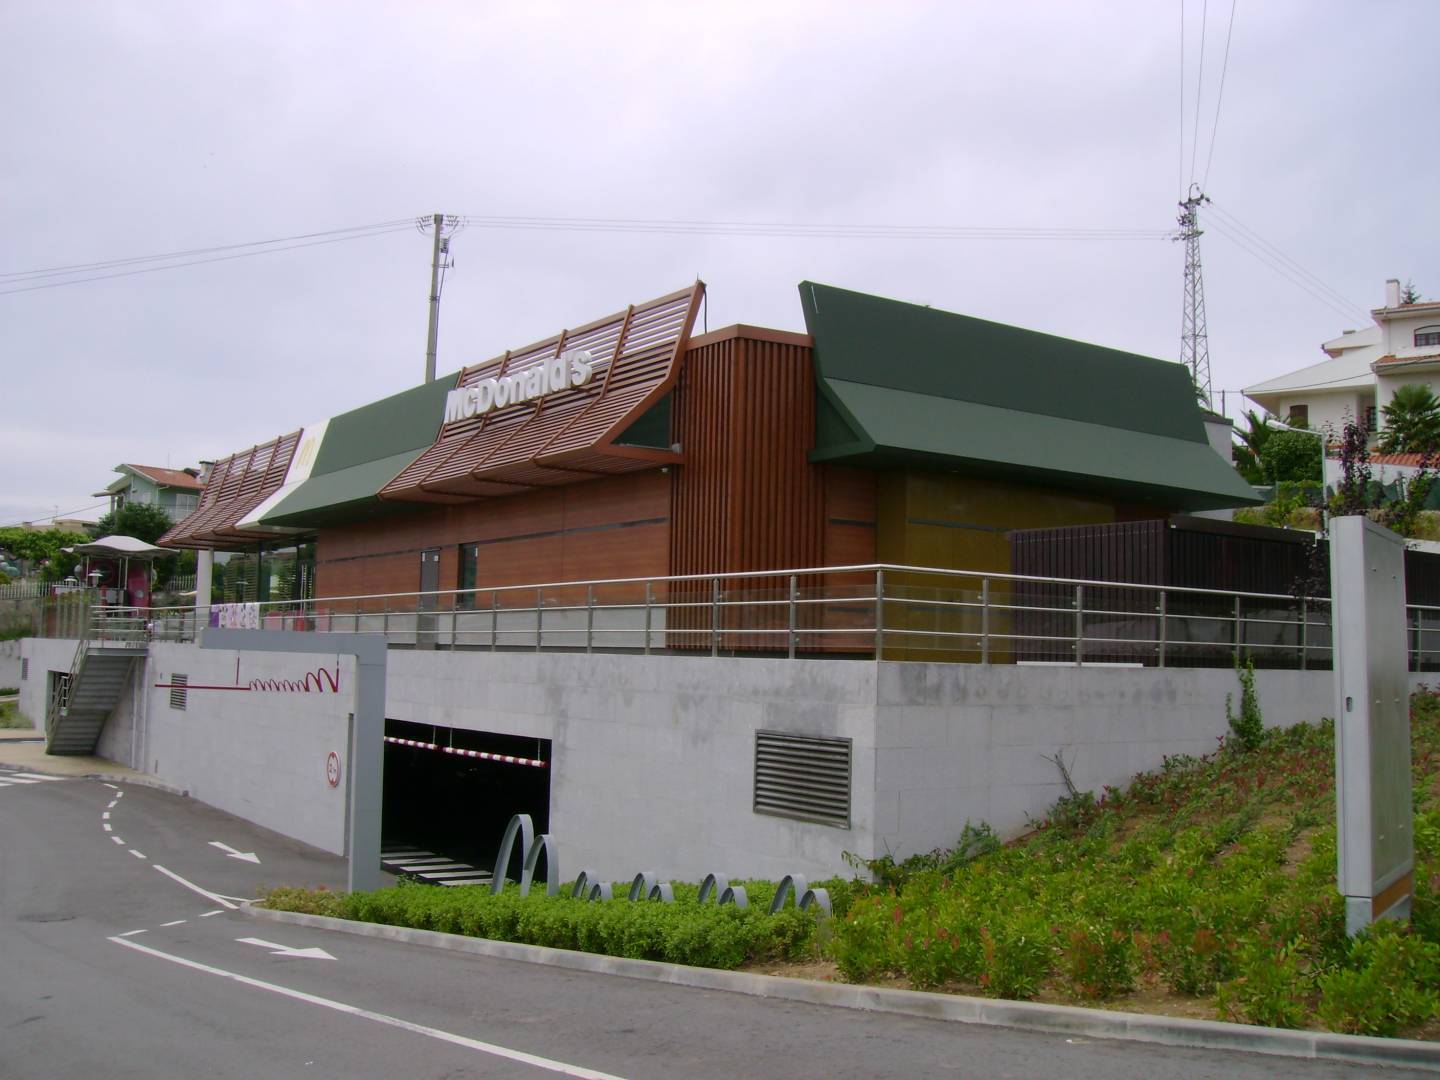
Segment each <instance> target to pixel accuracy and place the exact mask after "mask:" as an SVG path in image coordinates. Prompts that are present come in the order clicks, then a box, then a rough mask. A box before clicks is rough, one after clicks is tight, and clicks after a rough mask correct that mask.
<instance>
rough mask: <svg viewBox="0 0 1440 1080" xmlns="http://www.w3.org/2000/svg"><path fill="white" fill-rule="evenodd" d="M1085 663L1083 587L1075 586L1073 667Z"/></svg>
mask: <svg viewBox="0 0 1440 1080" xmlns="http://www.w3.org/2000/svg"><path fill="white" fill-rule="evenodd" d="M1084 662H1085V586H1084V585H1076V586H1075V666H1076V667H1079V666H1080V665H1081V664H1082V663H1084Z"/></svg>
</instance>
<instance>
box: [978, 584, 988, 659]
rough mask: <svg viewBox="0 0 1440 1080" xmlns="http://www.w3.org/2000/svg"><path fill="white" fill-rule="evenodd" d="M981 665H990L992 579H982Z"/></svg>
mask: <svg viewBox="0 0 1440 1080" xmlns="http://www.w3.org/2000/svg"><path fill="white" fill-rule="evenodd" d="M980 663H982V664H988V663H990V579H989V578H988V577H987V578H981V579H980Z"/></svg>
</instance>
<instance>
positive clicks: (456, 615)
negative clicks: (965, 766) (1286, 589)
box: [94, 563, 1440, 668]
mask: <svg viewBox="0 0 1440 1080" xmlns="http://www.w3.org/2000/svg"><path fill="white" fill-rule="evenodd" d="M1328 609H1329V601H1328V600H1327V599H1324V598H1310V599H1301V600H1296V599H1295V598H1293V597H1290V596H1284V595H1280V594H1271V593H1254V592H1243V591H1235V592H1232V591H1226V590H1222V589H1208V588H1178V587H1173V586H1161V585H1150V584H1137V583H1130V582H1111V581H1093V580H1088V579H1079V578H1059V577H1042V576H1034V575H1023V574H1009V573H996V572H989V571H966V570H950V569H941V568H934V567H917V566H906V565H900V564H888V563H887V564H863V565H846V566H831V567H810V568H804V569H789V570H780V571H770V572H753V571H751V572H729V573H723V574H685V575H673V576H668V577H658V578H604V579H594V580H590V581H552V582H544V583H540V584H531V585H506V586H495V587H481V588H473V589H436V590H427V591H417V592H408V593H374V594H361V595H349V596H328V597H318V598H315V599H310V600H285V601H273V602H264V603H252V604H242V605H223V604H222V605H211V606H208V607H203V606H202V607H200V608H196V607H194V606H191V605H186V606H172V607H158V608H155V607H152V608H113V607H112V608H101V607H96V608H94V611H95V613H96V618H97V620H99V622H100V624H101V631H100V632H101V635H102V637H103V636H105V635H109V636H110V637H123V638H128V639H134V640H146V639H158V640H177V641H184V640H192V639H193V637H194V634H195V629H196V618H197V614H198V613H201V612H206V611H209V612H212V613H217V614H223V615H224V616H225V619H226V625H233V624H234V622H233V621H232V620H235V619H236V616H237V615H238V616H240V618H239V620H238V621H239V623H240V624H241V625H255V626H264V627H267V628H275V629H286V630H297V631H304V630H316V629H336V630H345V631H348V632H355V633H374V634H383V635H385V636H386V637H387V639H388V640H389V641H390V642H391V643H392V644H393V645H397V646H410V647H419V648H453V649H473V648H489V649H491V650H497V649H501V648H504V649H517V648H519V649H529V650H544V649H575V650H581V649H583V650H584V651H586V652H591V651H594V650H595V649H597V648H600V649H607V650H628V651H636V652H644V653H651V652H654V651H657V650H661V651H668V652H679V653H685V654H692V655H693V654H695V653H706V652H708V653H709V654H710V655H720V654H721V653H722V652H724V653H727V654H729V653H735V654H747V653H756V654H763V655H785V656H787V657H795V656H797V655H805V656H827V655H845V656H857V655H858V656H866V655H869V656H873V657H877V658H880V659H886V658H905V657H910V656H916V657H922V658H926V659H953V660H962V661H978V662H980V663H1015V662H1027V661H1040V662H1047V663H1053V662H1069V663H1141V664H1146V665H1157V666H1174V665H1176V664H1181V665H1185V666H1196V665H1198V664H1216V665H1228V664H1230V663H1233V662H1234V661H1235V660H1236V658H1238V657H1239V656H1241V655H1244V654H1249V655H1252V656H1254V657H1256V659H1257V661H1261V662H1268V663H1273V664H1275V665H1282V664H1287V663H1288V664H1293V665H1294V666H1300V667H1307V666H1312V665H1314V664H1320V665H1325V664H1328V662H1329V659H1330V642H1329V636H1328V635H1329V610H1328ZM1408 612H1409V614H1408V615H1407V623H1408V625H1409V626H1410V627H1411V629H1412V630H1413V634H1412V645H1413V648H1412V655H1411V661H1412V664H1413V665H1415V666H1417V667H1419V666H1426V665H1433V666H1435V667H1436V668H1440V645H1437V647H1436V648H1433V649H1432V648H1429V647H1428V646H1429V645H1431V644H1432V643H1434V640H1435V639H1434V635H1436V634H1440V608H1424V607H1420V606H1415V605H1412V606H1411V607H1410V608H1409V609H1408ZM1432 624H1433V625H1432ZM1427 635H1429V637H1427Z"/></svg>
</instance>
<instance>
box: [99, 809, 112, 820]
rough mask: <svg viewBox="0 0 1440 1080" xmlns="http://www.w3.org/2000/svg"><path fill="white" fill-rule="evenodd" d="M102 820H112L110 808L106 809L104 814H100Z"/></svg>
mask: <svg viewBox="0 0 1440 1080" xmlns="http://www.w3.org/2000/svg"><path fill="white" fill-rule="evenodd" d="M100 820H101V821H109V820H110V811H109V810H106V811H105V812H104V813H103V814H101V815H100Z"/></svg>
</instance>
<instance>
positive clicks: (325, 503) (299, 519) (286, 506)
mask: <svg viewBox="0 0 1440 1080" xmlns="http://www.w3.org/2000/svg"><path fill="white" fill-rule="evenodd" d="M424 452H425V447H423V446H422V447H419V448H417V449H414V450H405V451H403V452H401V453H399V454H391V455H390V456H389V457H383V458H377V459H376V460H374V461H365V462H361V463H360V464H359V465H351V466H349V467H348V468H344V469H336V470H334V471H333V472H327V473H325V474H324V475H323V476H311V477H310V478H309V479H308V480H306V481H304V482H303V483H301V484H299V485H297V486H296V488H295V490H294V491H292V492H290V494H288V495H286V496H285V497H284V498H283V499H281V500H280V502H279V503H277V504H276V505H275V506H273V507H271V508H270V509H269V510H268V511H266V513H265V516H264V517H263V518H262V519H261V520H262V521H264V523H265V524H266V525H279V526H282V527H285V528H318V527H320V526H325V525H333V524H340V523H341V522H344V521H353V520H355V519H356V518H358V517H362V516H365V511H366V510H367V508H368V507H369V504H371V503H376V504H379V506H386V507H388V506H390V505H393V504H389V503H383V502H382V501H381V500H380V499H377V498H376V497H375V493H376V492H377V491H379V490H380V489H381V488H382V487H384V486H385V485H386V484H388V483H389V482H390V481H391V480H394V479H395V477H397V476H399V475H400V474H401V473H402V472H404V471H405V470H406V468H408V467H409V465H410V463H411V462H412V461H414V460H415V459H416V458H418V457H419V456H420V455H421V454H422V453H424Z"/></svg>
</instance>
